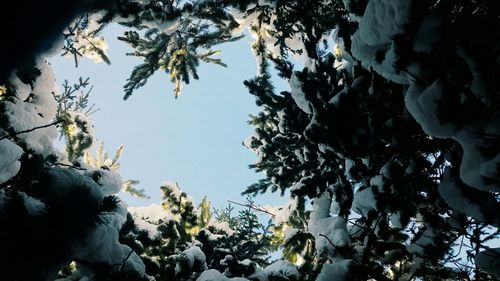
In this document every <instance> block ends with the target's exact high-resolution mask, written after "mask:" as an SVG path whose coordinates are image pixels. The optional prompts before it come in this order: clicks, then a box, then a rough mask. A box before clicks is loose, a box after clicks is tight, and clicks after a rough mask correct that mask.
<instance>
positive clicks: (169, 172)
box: [50, 25, 286, 206]
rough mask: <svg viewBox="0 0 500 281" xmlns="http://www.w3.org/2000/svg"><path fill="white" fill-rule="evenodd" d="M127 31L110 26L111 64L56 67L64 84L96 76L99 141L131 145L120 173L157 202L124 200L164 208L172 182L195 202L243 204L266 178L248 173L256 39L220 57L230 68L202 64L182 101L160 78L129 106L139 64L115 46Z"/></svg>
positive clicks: (273, 199)
mask: <svg viewBox="0 0 500 281" xmlns="http://www.w3.org/2000/svg"><path fill="white" fill-rule="evenodd" d="M121 30H122V29H121V27H119V26H117V25H111V26H110V27H108V28H107V29H106V30H105V31H104V33H103V35H104V37H105V38H106V41H107V43H108V45H109V49H108V55H109V57H110V59H111V62H112V64H111V65H106V64H105V63H99V64H95V63H93V62H92V61H91V60H89V59H80V61H79V66H78V68H75V65H74V61H73V60H72V59H68V58H62V57H54V58H52V59H51V60H50V62H51V63H52V65H53V66H54V71H55V73H56V77H57V79H58V81H59V84H61V83H62V81H63V80H64V79H67V80H68V81H69V82H70V83H72V82H74V81H76V80H77V79H78V77H80V76H82V77H90V82H91V84H93V85H94V89H93V91H92V94H91V102H92V103H95V104H96V107H97V108H100V110H99V111H97V112H95V113H94V114H92V115H91V117H92V119H93V120H94V125H95V130H96V136H97V138H98V140H99V141H103V142H104V147H105V150H106V151H108V153H110V154H113V153H114V151H115V150H116V148H117V147H118V146H119V145H120V144H124V145H125V152H124V155H123V156H122V158H121V161H120V163H121V168H120V174H121V175H122V177H123V178H124V179H137V180H140V182H141V183H140V185H139V187H140V188H144V189H145V190H146V192H147V194H148V195H150V196H151V199H149V200H144V199H136V198H132V197H131V196H128V195H126V194H123V196H122V198H124V199H125V201H126V202H128V203H129V205H131V206H139V205H148V204H150V203H153V202H158V201H159V200H160V196H161V194H160V190H159V187H160V185H161V183H162V182H163V181H165V180H169V181H176V182H178V183H179V186H180V187H181V188H182V189H183V190H184V191H186V192H187V193H188V194H189V195H190V196H192V197H193V198H194V199H195V202H196V203H199V202H200V201H201V199H202V198H203V196H207V197H208V198H209V199H210V201H211V202H212V206H225V205H227V200H233V201H241V202H243V201H244V198H242V197H241V196H240V193H241V192H242V191H243V190H244V189H245V187H246V186H248V185H250V184H252V183H254V182H256V181H257V180H258V179H259V178H260V177H261V176H262V175H260V174H256V173H255V172H254V171H253V170H250V169H248V164H251V163H254V162H255V160H256V155H255V154H254V153H253V152H251V151H249V150H248V149H246V148H245V147H244V146H243V145H242V142H243V141H244V140H245V138H246V137H247V136H248V135H250V134H251V132H252V129H251V127H250V126H249V125H247V123H246V122H247V120H248V119H249V117H248V116H249V114H255V113H257V112H258V108H257V106H256V105H255V102H254V98H253V96H251V95H250V94H249V93H248V92H247V90H246V88H245V87H244V86H243V81H244V80H245V79H248V78H251V77H253V76H254V75H255V71H256V63H255V59H254V58H253V55H252V53H251V50H250V44H251V38H248V37H247V38H243V39H242V40H240V41H237V42H232V43H226V44H223V45H221V46H220V48H219V49H220V50H222V54H221V55H220V57H221V58H222V59H223V61H224V62H226V63H227V64H228V67H227V68H224V67H221V66H217V65H206V64H203V65H201V66H200V68H199V76H200V80H198V81H196V80H195V81H192V82H191V83H190V84H189V85H185V86H184V87H183V90H182V94H181V96H179V98H178V99H174V95H173V85H172V84H171V82H170V79H169V76H168V74H166V73H165V72H163V71H159V72H158V73H156V74H155V75H154V76H153V77H151V78H150V80H149V81H148V83H147V84H146V85H145V86H144V87H143V88H141V89H139V90H138V91H137V92H135V94H134V95H132V96H131V97H130V98H129V99H128V100H127V101H124V100H123V99H122V98H123V94H124V93H123V88H122V87H123V84H124V83H125V81H126V79H127V78H128V77H129V75H130V72H131V71H132V68H133V67H134V65H136V64H138V63H140V60H139V59H137V58H134V57H130V56H125V53H126V52H130V51H131V49H129V47H128V46H127V45H126V44H125V43H123V42H121V41H118V40H116V36H118V35H120V34H121ZM255 200H256V203H257V204H261V205H266V204H270V205H278V204H282V203H283V202H285V201H286V200H285V199H284V198H279V196H276V195H275V196H271V195H265V196H259V197H257V198H256V199H255Z"/></svg>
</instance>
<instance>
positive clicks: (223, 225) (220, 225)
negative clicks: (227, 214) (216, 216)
mask: <svg viewBox="0 0 500 281" xmlns="http://www.w3.org/2000/svg"><path fill="white" fill-rule="evenodd" d="M208 226H212V227H214V228H215V229H217V230H221V231H224V232H225V233H226V234H227V235H229V236H232V235H233V234H234V230H233V229H232V228H231V227H230V226H229V223H228V222H227V221H220V222H219V221H215V220H210V222H209V223H208Z"/></svg>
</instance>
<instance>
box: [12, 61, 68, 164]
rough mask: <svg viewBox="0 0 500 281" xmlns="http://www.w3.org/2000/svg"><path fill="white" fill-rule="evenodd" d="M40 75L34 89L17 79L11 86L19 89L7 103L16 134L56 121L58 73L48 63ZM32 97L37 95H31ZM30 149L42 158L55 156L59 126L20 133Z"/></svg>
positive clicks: (42, 68) (41, 66) (45, 63)
mask: <svg viewBox="0 0 500 281" xmlns="http://www.w3.org/2000/svg"><path fill="white" fill-rule="evenodd" d="M37 67H38V68H39V69H40V72H41V74H40V76H39V77H37V79H36V80H35V82H34V84H33V89H31V88H30V87H29V85H26V84H24V83H22V82H21V81H20V80H19V78H17V77H15V76H13V77H12V78H11V79H10V83H11V84H12V85H13V86H14V87H15V88H16V97H13V98H12V99H11V100H6V101H4V105H5V112H4V114H5V115H6V116H7V118H8V122H9V125H10V127H11V128H12V129H14V131H16V132H20V131H26V130H30V129H33V128H35V127H39V126H46V125H49V124H51V123H52V122H54V118H55V114H56V108H57V105H56V102H55V100H54V98H53V96H52V93H57V92H58V91H59V89H58V88H57V85H56V83H55V78H54V73H53V71H52V69H51V68H50V66H49V65H48V63H47V62H43V63H39V64H37ZM31 94H33V95H32V96H31ZM18 137H19V138H21V139H22V140H23V141H24V142H25V143H26V145H27V146H28V148H30V149H33V150H34V151H35V152H36V153H39V154H41V155H42V156H47V155H49V154H52V153H54V149H53V143H54V141H55V140H56V138H57V129H56V127H55V126H49V127H46V128H40V129H36V130H33V131H31V132H28V133H24V134H19V135H18Z"/></svg>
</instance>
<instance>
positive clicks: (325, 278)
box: [316, 259, 351, 281]
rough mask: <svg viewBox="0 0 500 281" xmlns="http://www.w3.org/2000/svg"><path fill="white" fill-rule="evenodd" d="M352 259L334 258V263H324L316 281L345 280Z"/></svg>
mask: <svg viewBox="0 0 500 281" xmlns="http://www.w3.org/2000/svg"><path fill="white" fill-rule="evenodd" d="M350 263H351V260H344V259H341V260H337V259H336V260H334V261H333V262H332V263H328V264H325V265H323V268H321V272H320V273H319V275H318V277H317V278H316V281H343V280H345V277H346V275H347V273H348V272H349V264H350Z"/></svg>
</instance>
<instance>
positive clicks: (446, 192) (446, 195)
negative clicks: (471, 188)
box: [438, 170, 486, 221]
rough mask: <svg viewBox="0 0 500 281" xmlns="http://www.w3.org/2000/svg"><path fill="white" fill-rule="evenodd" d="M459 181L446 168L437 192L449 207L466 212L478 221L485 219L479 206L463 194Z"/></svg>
mask: <svg viewBox="0 0 500 281" xmlns="http://www.w3.org/2000/svg"><path fill="white" fill-rule="evenodd" d="M459 181H460V179H457V178H456V177H454V176H453V175H451V172H450V171H449V170H447V171H446V172H445V174H444V176H443V180H442V181H441V183H440V184H439V187H438V191H439V194H440V195H441V197H443V199H444V200H445V201H446V203H447V204H448V205H449V206H450V207H452V208H454V209H456V210H458V211H460V212H463V213H465V214H468V215H469V216H471V217H473V218H475V219H477V220H479V221H485V217H484V215H483V213H482V211H481V206H480V205H477V204H474V203H473V202H471V201H470V200H469V199H468V198H467V196H466V195H465V194H463V192H462V190H461V189H460V187H459V185H461V184H462V183H460V182H459ZM482 203H486V202H482Z"/></svg>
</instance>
